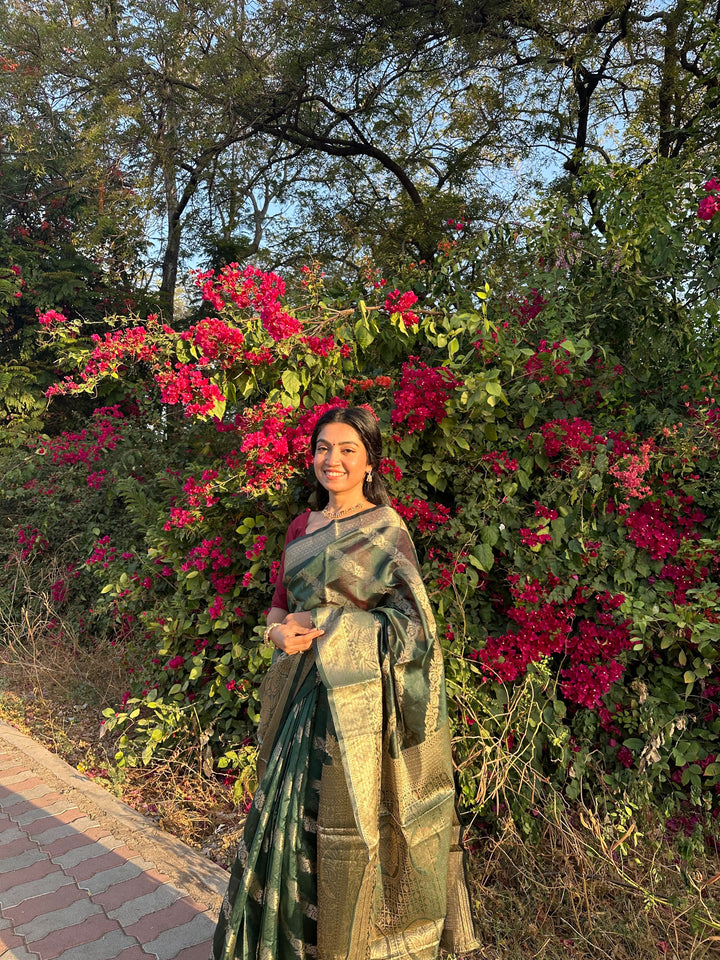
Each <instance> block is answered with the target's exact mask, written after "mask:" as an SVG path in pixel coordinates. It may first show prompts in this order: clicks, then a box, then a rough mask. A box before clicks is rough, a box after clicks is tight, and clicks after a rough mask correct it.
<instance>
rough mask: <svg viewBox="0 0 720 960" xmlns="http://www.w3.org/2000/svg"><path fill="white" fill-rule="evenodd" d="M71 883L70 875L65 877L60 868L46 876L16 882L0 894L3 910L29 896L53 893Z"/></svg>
mask: <svg viewBox="0 0 720 960" xmlns="http://www.w3.org/2000/svg"><path fill="white" fill-rule="evenodd" d="M71 883H72V877H67V876H66V875H65V874H64V873H63V872H62V871H61V870H55V871H53V873H49V874H48V875H47V876H46V877H41V878H39V879H35V880H29V881H28V882H27V883H18V885H17V886H15V887H11V888H10V889H8V890H5V891H4V892H3V893H2V894H1V895H0V903H2V908H3V910H7V909H9V908H10V907H14V906H16V905H17V904H18V903H23V902H24V901H25V900H27V899H28V898H29V897H39V896H41V895H42V894H43V893H53V892H54V891H55V890H59V889H60V887H64V886H67V885H68V884H71Z"/></svg>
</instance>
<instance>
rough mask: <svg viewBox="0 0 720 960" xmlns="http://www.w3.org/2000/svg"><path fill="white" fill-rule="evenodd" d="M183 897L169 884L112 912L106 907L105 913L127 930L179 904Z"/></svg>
mask: <svg viewBox="0 0 720 960" xmlns="http://www.w3.org/2000/svg"><path fill="white" fill-rule="evenodd" d="M181 896H182V894H181V893H180V891H179V890H175V889H174V888H173V887H171V886H170V885H169V884H166V885H165V886H161V887H157V888H156V889H155V890H153V891H152V892H151V893H146V894H145V895H144V896H136V897H135V898H134V899H133V900H128V901H127V902H126V903H122V904H120V906H117V907H114V908H113V909H111V910H108V909H107V907H106V908H105V912H106V913H107V915H108V916H109V917H112V918H113V919H114V920H117V922H118V923H119V924H120V925H121V926H122V927H123V928H124V929H126V930H127V929H129V928H130V927H131V925H132V924H134V923H137V922H138V921H139V920H142V918H143V917H147V916H150V915H151V914H153V913H155V912H156V911H158V910H164V909H165V907H169V906H170V905H171V904H173V903H177V901H178V900H179V899H180V898H181ZM138 939H140V938H138Z"/></svg>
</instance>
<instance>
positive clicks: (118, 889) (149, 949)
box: [0, 722, 222, 960]
mask: <svg viewBox="0 0 720 960" xmlns="http://www.w3.org/2000/svg"><path fill="white" fill-rule="evenodd" d="M18 738H20V739H22V738H23V735H22V734H17V733H16V732H13V731H11V730H10V728H9V727H7V725H4V724H2V722H0V744H4V743H5V742H8V743H11V744H12V745H13V750H4V749H2V747H1V746H0V907H2V913H1V914H0V960H176V958H179V960H206V958H207V957H208V956H209V954H210V941H211V938H212V934H213V931H214V927H215V923H214V918H213V917H212V916H211V915H210V913H209V911H208V910H207V909H206V907H205V906H204V905H203V904H202V903H198V902H197V901H196V900H194V899H192V898H191V897H190V896H189V895H188V893H187V891H186V890H185V889H183V888H182V886H181V885H180V884H179V883H178V882H177V879H176V878H177V877H178V876H181V877H183V879H185V878H187V884H188V887H189V888H190V889H192V890H196V889H212V890H213V897H217V899H219V893H218V890H217V889H216V888H217V884H219V883H220V884H221V883H222V875H219V874H218V875H216V873H217V872H216V873H213V871H212V870H210V869H209V868H206V867H205V865H204V864H202V863H198V862H197V854H196V853H195V852H194V851H191V850H189V849H188V850H187V854H188V857H189V860H188V863H187V864H184V863H182V862H181V861H182V857H183V850H184V849H185V848H183V847H182V846H178V844H177V841H174V840H170V839H167V840H163V839H162V835H161V834H157V839H153V840H152V844H151V845H150V849H151V850H152V851H153V854H154V853H155V851H162V854H161V856H162V862H163V864H166V863H167V864H169V865H170V870H169V872H170V874H171V876H172V877H173V878H175V879H172V880H171V879H170V878H169V877H168V876H166V875H165V874H162V873H160V872H159V871H158V870H157V869H156V867H155V864H153V863H151V862H150V861H149V860H148V859H146V858H145V857H143V856H141V855H140V854H139V853H138V849H143V847H142V843H143V841H144V838H145V837H146V836H148V833H147V831H148V830H150V831H152V830H153V829H154V828H153V827H151V826H150V825H149V824H148V825H147V826H146V825H145V823H144V822H143V821H141V820H140V819H139V818H138V817H137V815H136V814H134V813H133V812H132V811H131V810H129V808H126V807H124V806H123V805H122V804H119V803H118V801H116V800H115V799H114V798H108V803H107V806H105V801H104V800H103V799H98V788H97V787H96V786H95V785H94V784H92V782H91V781H88V783H87V784H84V783H83V778H81V777H79V776H78V775H77V774H76V773H74V772H73V771H71V770H69V768H65V769H67V770H68V774H67V775H66V774H65V773H64V770H63V769H60V768H59V767H58V766H57V765H58V764H60V765H61V766H62V767H64V765H62V763H61V761H58V760H56V759H55V758H50V755H49V754H47V753H46V752H45V751H44V750H43V748H40V747H38V746H37V745H33V744H32V743H31V741H29V740H28V739H27V738H24V740H25V741H26V742H27V743H28V744H29V745H30V747H29V748H28V749H25V748H24V747H23V749H17V750H15V747H16V743H17V741H18ZM23 750H25V752H24V753H23ZM21 756H22V757H27V758H28V759H29V762H28V763H27V764H25V763H24V762H23V761H21V760H19V759H18V758H19V757H21ZM45 757H48V758H49V759H48V761H47V764H48V766H47V767H45V766H43V762H44V758H45ZM41 761H42V762H41ZM46 769H47V770H52V771H53V772H52V773H51V774H50V775H48V776H46V775H45V770H46ZM58 771H59V772H58ZM93 791H95V793H94V794H93ZM87 793H89V794H90V795H93V798H94V799H93V801H92V802H91V803H90V804H89V805H88V804H86V803H85V797H86V794H87ZM113 804H115V807H113ZM108 809H112V811H113V812H112V813H111V814H108V812H107V811H108ZM92 811H95V812H96V813H95V816H96V817H97V819H93V818H92V817H91V816H90V815H89V813H90V812H92ZM97 811H100V814H98V813H97ZM113 818H115V819H113ZM133 818H135V819H134V820H133ZM98 821H100V822H98ZM113 824H116V825H117V827H118V829H117V832H116V830H115V829H113ZM129 824H132V826H133V828H134V829H137V830H138V833H137V835H136V836H137V843H135V842H134V841H129V842H130V843H132V844H133V846H129V845H128V843H126V839H125V838H127V837H128V836H130V835H131V834H130V833H129V830H128V825H129ZM150 836H154V835H153V834H152V833H151V834H150ZM166 854H167V855H166ZM193 857H195V858H196V859H195V862H194V863H193V859H192V858H193ZM173 858H174V859H173ZM158 862H160V861H158ZM173 863H175V866H173ZM191 864H192V866H191ZM193 867H194V870H193ZM198 872H199V874H200V875H201V876H203V877H211V878H212V879H211V885H210V886H205V887H198V885H197V882H196V880H195V874H197V873H198Z"/></svg>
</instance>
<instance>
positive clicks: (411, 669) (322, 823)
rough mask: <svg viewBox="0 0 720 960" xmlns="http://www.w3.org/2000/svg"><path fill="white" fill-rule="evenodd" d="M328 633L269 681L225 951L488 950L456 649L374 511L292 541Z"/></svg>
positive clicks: (406, 557)
mask: <svg viewBox="0 0 720 960" xmlns="http://www.w3.org/2000/svg"><path fill="white" fill-rule="evenodd" d="M285 585H286V587H287V590H288V606H289V607H290V610H291V612H293V611H298V610H307V611H311V612H312V619H313V623H314V625H315V626H317V627H319V628H321V629H322V630H324V631H325V632H324V635H323V636H322V637H320V638H319V639H318V640H317V641H315V643H314V644H313V649H312V650H311V651H308V652H307V653H305V654H302V655H296V656H291V657H288V656H285V655H284V654H283V655H279V656H276V658H275V659H274V661H273V664H272V666H271V667H270V669H269V671H268V673H267V675H266V677H265V679H264V681H263V684H262V687H261V720H260V728H259V730H258V736H259V737H260V738H261V748H260V754H259V760H258V781H259V786H258V789H257V792H256V794H255V797H254V799H253V804H252V806H251V809H250V811H249V813H248V819H247V822H246V826H245V831H244V836H243V841H242V843H241V844H240V849H239V851H238V857H237V859H236V862H235V864H234V866H233V870H232V874H231V879H230V885H229V888H228V894H227V896H226V898H225V902H224V904H223V909H222V912H221V916H220V919H219V922H218V927H217V930H216V935H215V941H214V953H213V957H214V958H215V960H236V958H241V960H305V958H315V957H318V958H319V960H391V958H392V960H405V958H407V960H434V958H435V957H436V956H437V951H438V947H439V946H440V945H442V946H443V947H444V948H445V949H447V950H449V951H451V952H453V953H465V952H468V951H469V950H472V949H476V948H477V946H478V943H477V941H476V940H475V937H474V931H473V924H472V918H471V911H470V902H469V897H468V893H467V887H466V885H465V877H464V869H463V859H462V858H463V854H462V850H461V848H460V846H459V833H460V829H459V824H458V821H457V817H456V815H455V790H454V783H453V768H452V758H451V751H450V734H449V727H448V720H447V707H446V700H445V680H444V672H443V663H442V653H441V650H440V646H439V643H438V641H437V637H436V635H435V628H434V622H433V617H432V612H431V610H430V605H429V602H428V599H427V595H426V593H425V588H424V585H423V583H422V579H421V577H420V574H419V571H418V565H417V559H416V556H415V549H414V547H413V544H412V540H411V539H410V536H409V534H408V532H407V529H406V528H405V525H404V523H403V521H402V520H401V518H400V517H399V516H398V514H397V513H396V512H395V511H394V510H392V509H391V508H390V507H375V508H373V509H371V510H367V511H365V512H364V513H361V514H357V515H355V516H353V517H349V518H345V519H343V520H337V521H334V522H332V523H330V524H329V525H328V526H326V527H323V528H321V529H320V530H317V531H315V532H314V533H311V534H308V535H305V536H302V537H299V538H298V539H297V540H293V541H292V542H291V543H289V544H288V546H287V548H286V552H285Z"/></svg>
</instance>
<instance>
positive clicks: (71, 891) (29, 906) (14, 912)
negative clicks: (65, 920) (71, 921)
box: [3, 883, 87, 928]
mask: <svg viewBox="0 0 720 960" xmlns="http://www.w3.org/2000/svg"><path fill="white" fill-rule="evenodd" d="M86 899H87V892H86V891H85V890H78V888H77V887H76V886H75V884H74V883H67V884H65V885H64V886H62V887H58V888H57V889H56V890H50V891H48V892H47V893H42V894H39V895H38V896H36V897H28V898H27V899H26V900H22V901H21V902H20V903H17V904H15V905H14V906H12V907H6V906H3V912H4V913H5V914H6V915H7V916H8V917H11V918H12V922H13V923H14V924H15V927H16V928H17V927H19V926H21V925H22V924H25V923H29V922H30V921H31V920H34V919H35V917H41V916H43V914H46V913H50V911H51V910H60V909H62V908H63V907H69V906H70V904H71V903H75V901H76V900H86Z"/></svg>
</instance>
